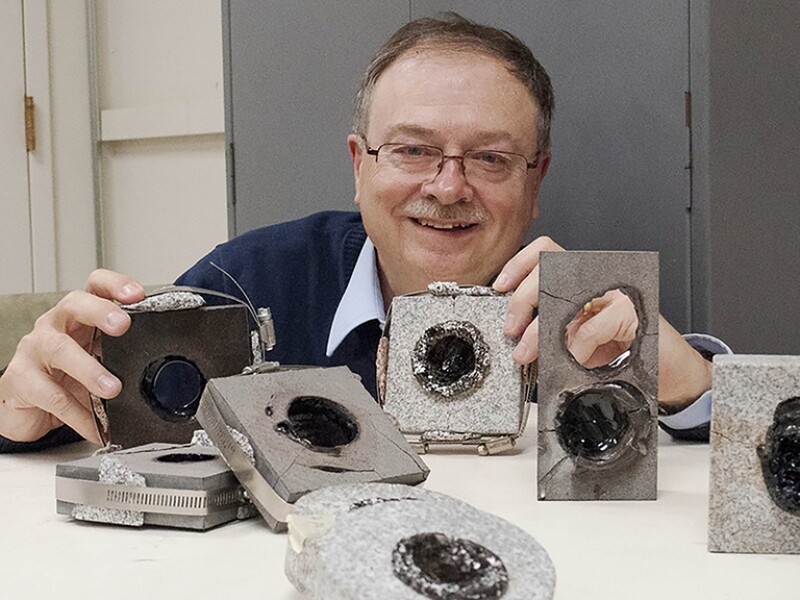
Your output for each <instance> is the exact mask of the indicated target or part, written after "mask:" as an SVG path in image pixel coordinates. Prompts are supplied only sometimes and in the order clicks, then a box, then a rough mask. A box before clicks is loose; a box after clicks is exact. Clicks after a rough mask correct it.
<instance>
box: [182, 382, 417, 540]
mask: <svg viewBox="0 0 800 600" xmlns="http://www.w3.org/2000/svg"><path fill="white" fill-rule="evenodd" d="M206 403H208V404H209V406H210V405H213V406H214V407H216V409H217V410H218V413H219V415H220V417H221V419H222V420H223V421H224V424H225V425H227V426H228V427H232V428H233V429H235V430H236V431H238V432H240V433H241V434H242V435H244V436H245V437H246V438H247V439H248V440H249V442H250V444H251V446H252V448H253V450H254V457H255V471H254V472H253V473H252V474H251V475H252V477H257V478H258V480H259V483H258V484H257V485H259V486H260V485H261V484H264V483H265V484H266V485H267V486H268V487H269V488H271V489H272V490H273V491H274V492H275V493H276V494H277V496H279V497H280V499H282V501H283V502H286V503H293V502H295V501H296V500H297V499H298V498H300V497H301V496H303V495H304V494H306V493H308V492H310V491H312V490H317V489H319V488H323V487H327V486H331V485H335V484H342V483H357V482H376V481H382V482H390V483H408V484H416V483H420V482H421V481H424V480H425V478H426V477H427V475H428V472H429V471H428V468H427V466H426V465H425V463H424V462H423V461H422V460H421V459H420V458H419V456H418V455H417V453H416V452H414V450H413V449H412V448H411V446H410V445H409V444H408V442H407V441H406V440H405V438H404V437H403V436H402V434H401V433H400V432H399V431H398V430H397V427H396V426H395V425H394V424H393V423H392V421H391V419H390V418H389V417H388V415H386V414H385V413H384V412H383V411H382V410H381V408H380V406H378V404H377V403H376V402H375V400H374V399H373V398H372V396H370V394H369V392H367V391H366V389H365V388H364V386H363V385H361V382H360V381H359V380H358V379H357V378H356V376H355V375H353V373H352V372H351V371H350V370H349V369H347V368H346V367H335V368H308V369H295V370H285V371H276V372H268V373H257V374H252V375H240V376H235V377H225V378H219V379H212V380H211V381H209V383H208V385H207V386H206V391H205V393H204V394H203V399H202V401H201V408H200V410H199V411H198V415H197V416H198V419H199V420H200V422H201V423H202V425H203V427H204V428H205V430H206V432H207V433H208V435H209V436H210V437H211V439H212V441H213V442H214V443H215V444H216V445H217V446H218V447H219V448H220V449H221V450H222V452H223V454H224V455H225V457H226V459H227V460H228V462H229V463H230V464H231V465H232V466H233V467H234V471H236V472H237V475H241V474H240V473H239V470H237V467H236V464H235V463H234V462H231V461H232V458H233V457H232V456H230V455H229V452H230V449H229V448H228V447H227V446H226V445H225V444H224V442H221V440H219V439H217V437H218V434H219V429H218V427H217V426H216V425H217V424H216V423H214V422H212V421H213V417H212V418H211V419H209V416H210V413H209V412H208V411H207V407H206V406H205V404H206ZM234 451H235V449H234ZM234 460H235V459H234ZM247 467H248V468H249V464H248V465H247ZM248 477H249V476H248ZM248 477H245V478H243V479H242V483H243V485H244V486H245V488H246V489H248V491H249V492H250V493H251V497H252V498H253V501H254V503H255V504H256V506H258V508H259V511H260V512H261V514H262V516H263V517H264V519H265V520H266V521H267V524H268V525H269V526H270V527H272V528H273V529H276V530H282V529H283V528H285V523H284V522H283V521H282V520H281V518H280V516H279V515H276V514H273V513H272V512H271V511H270V510H269V508H268V505H267V503H266V502H262V500H261V495H260V493H259V492H258V491H257V488H255V487H254V486H253V481H254V480H250V479H248Z"/></svg>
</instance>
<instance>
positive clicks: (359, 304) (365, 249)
mask: <svg viewBox="0 0 800 600" xmlns="http://www.w3.org/2000/svg"><path fill="white" fill-rule="evenodd" d="M376 319H377V320H378V322H379V323H380V324H381V327H383V324H384V322H385V321H386V311H385V310H384V308H383V295H382V294H381V284H380V279H379V278H378V261H377V258H376V256H375V246H373V245H372V241H371V240H370V239H369V238H367V239H366V241H365V242H364V245H363V246H362V248H361V252H360V253H359V254H358V259H357V260H356V266H355V267H354V268H353V274H352V275H351V276H350V281H349V282H348V283H347V288H346V289H345V291H344V295H343V296H342V299H341V300H340V301H339V306H337V307H336V314H334V315H333V322H332V323H331V330H330V332H329V334H328V347H327V349H326V350H325V355H326V356H332V355H333V353H334V352H336V349H337V348H338V347H339V345H340V344H341V343H342V341H343V340H344V338H346V337H347V336H348V335H349V334H350V332H352V331H353V330H354V329H355V328H356V327H358V326H359V325H361V324H363V323H366V322H368V321H373V320H376Z"/></svg>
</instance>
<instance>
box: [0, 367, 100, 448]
mask: <svg viewBox="0 0 800 600" xmlns="http://www.w3.org/2000/svg"><path fill="white" fill-rule="evenodd" d="M81 389H82V388H81ZM84 391H85V390H84ZM0 397H1V398H2V402H0V434H1V435H3V437H5V438H7V439H9V440H14V441H18V442H32V441H35V440H38V439H40V438H42V437H43V436H44V435H45V434H47V433H48V432H49V431H51V430H52V429H55V428H57V427H60V426H61V425H62V424H63V423H66V424H67V425H69V426H70V427H72V428H73V429H75V431H77V432H78V433H79V434H80V435H82V436H83V437H85V438H86V439H88V440H91V441H93V442H98V443H99V442H100V439H99V436H98V434H97V430H96V429H97V428H96V426H95V424H94V418H93V416H92V413H91V410H90V409H89V407H88V405H87V404H86V403H84V402H81V400H80V399H79V398H78V397H76V396H75V395H74V394H73V393H71V392H70V391H69V390H68V389H67V388H66V387H64V386H61V385H59V384H58V383H57V382H56V381H55V380H54V379H53V378H52V377H51V376H50V375H49V374H48V373H44V372H42V371H39V370H38V369H36V368H35V367H34V366H33V365H30V364H29V363H27V362H26V361H25V360H24V358H22V357H15V358H14V359H12V361H11V362H10V363H9V365H8V369H7V370H6V372H5V374H4V375H3V377H2V378H0ZM87 400H88V397H87Z"/></svg>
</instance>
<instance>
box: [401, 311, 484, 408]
mask: <svg viewBox="0 0 800 600" xmlns="http://www.w3.org/2000/svg"><path fill="white" fill-rule="evenodd" d="M488 351H489V349H488V346H487V345H486V342H484V340H483V336H482V335H481V332H480V331H479V330H478V328H477V327H475V326H474V325H473V324H472V323H469V322H467V321H447V322H445V323H439V324H437V325H434V326H432V327H429V328H428V329H427V330H426V331H425V333H424V334H423V335H422V337H421V338H420V339H419V340H418V341H417V343H416V345H415V347H414V352H413V354H412V357H411V367H412V369H413V371H414V375H415V376H416V378H417V381H419V382H420V384H421V385H422V387H423V388H425V389H426V390H428V391H430V392H436V393H438V394H441V395H442V396H447V397H449V396H453V395H455V394H458V393H461V392H464V391H466V390H469V389H471V388H473V387H475V386H476V385H478V384H479V383H480V382H481V381H482V380H483V377H484V375H485V373H486V368H487V366H488Z"/></svg>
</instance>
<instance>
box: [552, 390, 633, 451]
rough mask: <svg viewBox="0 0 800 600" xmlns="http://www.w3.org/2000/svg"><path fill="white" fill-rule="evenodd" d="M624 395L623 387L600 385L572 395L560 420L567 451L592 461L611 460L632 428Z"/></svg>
mask: <svg viewBox="0 0 800 600" xmlns="http://www.w3.org/2000/svg"><path fill="white" fill-rule="evenodd" d="M621 394H622V389H621V388H620V387H619V386H616V385H599V386H596V387H593V388H589V389H587V390H584V391H582V392H579V393H578V394H575V395H570V396H569V397H568V398H567V399H566V400H565V402H564V403H563V404H562V405H561V407H560V408H559V411H558V414H557V416H556V428H557V433H558V440H559V442H560V443H561V446H562V447H563V448H564V450H566V451H567V452H568V453H569V454H571V455H572V456H579V457H582V458H586V459H588V460H594V461H599V460H603V459H606V458H608V456H609V455H610V454H612V453H613V452H614V450H616V449H617V447H618V446H619V445H620V443H621V442H622V440H623V438H624V437H625V436H626V434H627V433H628V431H629V429H630V426H631V423H630V418H629V417H628V413H627V410H626V407H625V401H624V399H623V398H622V396H621Z"/></svg>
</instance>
